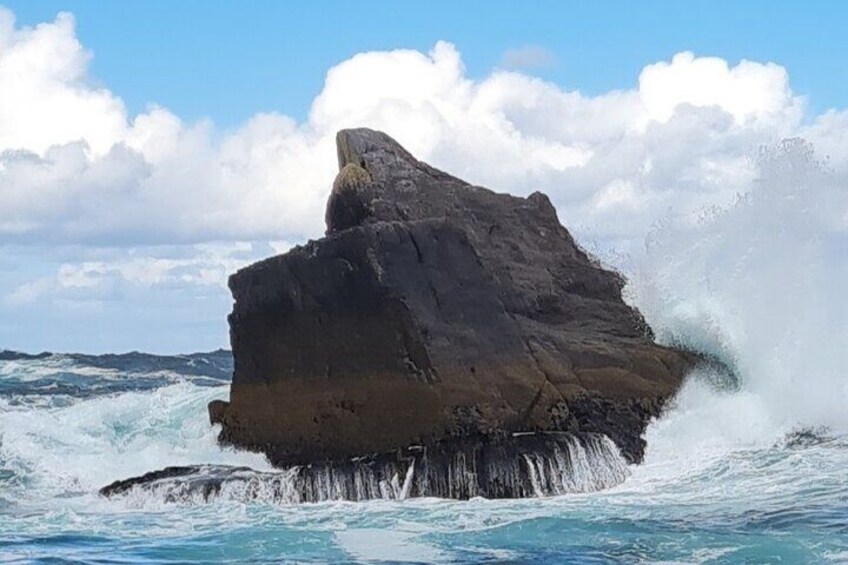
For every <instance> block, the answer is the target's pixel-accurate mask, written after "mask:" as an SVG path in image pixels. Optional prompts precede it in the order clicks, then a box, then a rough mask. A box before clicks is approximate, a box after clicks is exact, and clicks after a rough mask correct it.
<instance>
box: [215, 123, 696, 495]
mask: <svg viewBox="0 0 848 565" xmlns="http://www.w3.org/2000/svg"><path fill="white" fill-rule="evenodd" d="M336 140H337V148H338V159H339V174H338V176H337V178H336V180H335V183H334V185H333V190H332V193H331V195H330V198H329V202H328V205H327V212H326V221H327V233H326V236H325V237H323V238H322V239H319V240H317V241H310V242H309V243H307V244H306V245H303V246H299V247H295V248H294V249H292V250H291V251H289V252H288V253H285V254H283V255H279V256H276V257H272V258H269V259H266V260H264V261H261V262H259V263H256V264H254V265H251V266H249V267H246V268H244V269H242V270H240V271H238V272H237V273H235V274H234V275H232V276H231V277H230V281H229V286H230V289H231V290H232V293H233V297H234V300H235V302H234V305H233V312H232V314H230V316H229V323H230V338H231V342H232V350H233V355H234V361H235V370H234V374H233V381H232V387H231V391H230V401H229V402H223V401H215V402H213V403H211V404H210V406H209V411H210V416H211V419H212V422H213V423H217V424H221V426H222V429H221V432H220V441H221V442H222V443H224V444H229V445H234V446H237V447H241V448H246V449H250V450H256V451H261V452H264V453H265V454H266V455H267V456H268V458H269V459H270V460H271V462H272V463H273V464H275V465H276V466H280V467H285V466H292V465H310V464H311V465H333V464H338V465H339V466H344V465H346V464H348V462H350V461H351V460H352V459H353V460H357V459H358V458H363V457H366V458H367V457H371V458H374V459H375V460H380V461H385V460H386V458H388V459H391V460H401V459H404V458H407V459H408V458H412V457H415V456H416V455H414V454H425V455H417V456H418V457H422V456H426V453H427V452H428V450H429V451H430V452H431V453H433V454H438V457H440V458H447V459H449V458H450V457H451V453H459V454H463V457H464V458H465V459H471V460H474V459H475V458H477V457H479V458H480V461H481V464H483V463H482V462H484V463H485V465H487V466H491V464H492V461H490V460H488V459H486V458H487V457H489V458H491V457H494V456H492V455H491V453H498V454H501V455H498V456H499V457H500V456H505V457H508V456H509V455H508V454H509V453H511V451H510V450H511V447H510V444H512V443H515V444H516V445H518V444H521V445H525V444H527V440H526V439H524V440H521V439H520V438H526V436H528V435H536V434H539V435H544V434H553V433H562V432H566V433H567V434H570V435H571V436H572V437H576V438H580V437H583V438H586V437H590V436H591V437H599V436H600V434H603V435H605V436H607V437H608V438H610V439H611V440H612V441H613V442H614V443H615V445H616V446H617V447H618V449H619V450H620V452H621V453H622V454H623V456H624V457H625V458H626V460H627V461H629V462H638V461H640V460H641V458H642V455H643V451H644V445H645V444H644V441H643V440H642V439H641V436H642V433H643V431H644V429H645V426H646V425H647V423H648V421H649V420H650V419H651V418H652V417H654V416H657V415H658V414H659V412H660V410H661V408H662V406H663V403H664V402H665V401H666V400H667V399H668V398H669V397H670V396H671V395H672V394H673V393H674V392H675V391H676V390H677V388H678V386H679V385H680V383H681V381H682V379H683V376H684V374H685V372H686V371H687V370H688V368H689V367H690V366H691V364H692V363H693V360H694V357H693V356H692V355H690V354H687V353H685V352H681V351H677V350H674V349H670V348H667V347H662V346H659V345H657V344H655V343H654V342H653V338H652V334H651V331H650V328H649V327H648V326H647V324H646V323H645V321H644V319H643V318H642V316H641V315H640V314H639V312H638V311H636V310H635V309H634V308H632V307H630V306H628V305H627V304H625V302H624V301H623V300H622V297H621V290H622V286H623V283H624V281H623V278H622V277H621V276H620V275H619V274H617V273H615V272H612V271H609V270H606V269H604V268H602V267H601V266H600V265H599V264H598V262H597V261H595V260H593V259H592V258H591V257H590V256H589V255H587V253H585V252H584V251H583V250H581V249H580V247H579V246H578V245H577V244H576V243H575V241H574V239H573V238H572V236H571V235H570V234H569V232H568V231H567V230H566V229H565V228H564V227H563V226H562V225H561V224H560V223H559V220H558V219H557V214H556V210H555V209H554V207H553V205H552V204H551V202H550V200H549V199H548V197H547V196H545V195H544V194H542V193H539V192H536V193H533V194H531V195H530V196H528V197H526V198H521V197H517V196H511V195H508V194H499V193H496V192H493V191H491V190H488V189H486V188H482V187H479V186H474V185H471V184H469V183H467V182H464V181H462V180H460V179H457V178H455V177H453V176H451V175H449V174H447V173H444V172H442V171H439V170H437V169H435V168H433V167H431V166H429V165H427V164H426V163H422V162H420V161H418V160H417V159H416V158H415V157H413V156H412V155H411V154H410V153H409V152H408V151H406V150H405V149H404V148H403V147H401V146H400V145H399V144H398V143H397V142H396V141H395V140H393V139H392V138H391V137H389V136H388V135H386V134H385V133H382V132H379V131H373V130H370V129H364V128H360V129H350V130H343V131H340V132H339V133H338V135H337V138H336ZM516 159H520V156H516ZM536 443H539V442H538V441H537V442H536ZM541 443H545V442H544V441H542V442H541ZM520 449H521V448H520V446H519V451H520ZM487 453H488V454H489V455H486V454H487ZM503 454H507V455H503ZM516 456H517V455H516ZM484 460H485V461H484ZM472 462H473V461H472ZM472 467H473V465H472ZM471 472H476V473H478V474H479V475H480V476H478V477H477V478H476V479H475V480H476V481H477V482H478V483H479V482H481V481H485V480H487V479H486V477H485V476H484V475H485V473H482V470H479V469H478V470H474V469H472V470H471ZM480 492H483V493H485V492H487V491H486V489H485V488H481V489H480ZM506 494H507V495H508V494H509V493H506Z"/></svg>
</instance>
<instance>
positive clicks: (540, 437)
mask: <svg viewBox="0 0 848 565" xmlns="http://www.w3.org/2000/svg"><path fill="white" fill-rule="evenodd" d="M626 476H627V465H626V462H625V460H624V459H623V458H622V457H621V454H620V453H619V451H618V449H617V448H616V446H615V444H613V443H612V441H611V440H609V439H608V438H607V437H605V436H603V435H600V434H582V435H579V436H575V435H572V434H568V433H557V432H554V433H529V434H518V435H515V436H507V437H501V438H498V439H496V440H493V439H492V438H468V437H466V438H462V439H453V440H449V441H446V442H439V443H436V444H434V445H431V446H427V447H425V446H410V447H407V448H405V449H398V450H395V451H394V452H391V453H383V454H379V455H372V456H367V457H358V458H355V459H348V460H345V461H334V462H317V463H313V464H310V465H303V466H297V467H293V468H291V469H286V470H284V471H276V472H262V471H255V470H253V469H250V468H247V467H229V466H222V465H194V466H186V467H168V468H166V469H162V470H161V471H155V472H152V473H147V474H145V475H142V476H140V477H135V478H131V479H126V480H123V481H116V482H114V483H112V484H111V485H109V486H106V487H104V488H102V489H101V490H100V494H101V495H103V496H107V497H118V496H126V495H130V494H133V493H140V494H141V495H142V496H151V497H153V498H155V499H161V500H163V501H165V502H171V503H199V502H209V501H211V500H213V499H216V498H224V499H230V500H238V501H240V502H249V501H260V502H265V503H277V504H280V503H282V504H292V503H299V502H320V501H325V500H352V501H359V500H373V499H405V498H413V497H421V496H430V497H440V498H459V499H467V498H472V497H475V496H484V497H486V498H525V497H532V496H548V495H557V494H566V493H577V492H592V491H596V490H601V489H604V488H608V487H611V486H614V485H616V484H618V483H620V482H621V481H623V480H624V478H625V477H626Z"/></svg>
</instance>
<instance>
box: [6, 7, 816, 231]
mask: <svg viewBox="0 0 848 565" xmlns="http://www.w3.org/2000/svg"><path fill="white" fill-rule="evenodd" d="M2 18H3V21H4V22H5V23H4V24H3V25H2V26H0V29H2V30H3V31H2V32H0V33H2V39H0V45H3V49H2V51H0V93H2V94H0V150H2V151H4V153H2V157H0V165H1V166H2V168H0V199H2V202H3V203H4V206H3V207H2V209H0V233H3V234H5V235H6V236H10V237H15V238H17V240H19V241H28V240H34V241H57V240H60V241H63V242H110V243H112V242H115V241H119V242H126V243H127V244H135V245H137V244H143V243H162V242H175V241H183V242H186V243H197V242H203V241H211V240H225V239H238V240H256V239H263V240H269V239H275V240H276V239H282V240H288V241H298V240H301V239H303V238H305V237H311V236H316V235H319V234H320V233H321V231H322V228H323V226H322V218H323V208H324V204H325V199H326V196H327V193H328V191H329V188H330V185H331V182H332V178H333V176H334V172H335V171H334V168H335V151H334V147H333V136H334V134H335V132H336V131H337V130H338V129H340V128H343V127H350V126H359V125H367V126H371V127H376V128H380V129H384V130H386V131H388V132H389V133H390V134H392V135H393V136H395V137H396V138H397V139H399V140H400V141H401V142H402V143H404V144H405V145H407V146H408V148H409V149H410V150H411V151H412V152H413V153H415V154H417V155H419V156H420V157H421V158H424V159H428V160H430V161H432V162H433V163H434V164H436V165H437V166H441V167H443V168H445V169H447V170H448V171H451V172H454V173H456V174H458V175H461V176H465V177H466V178H468V179H469V180H472V181H474V182H478V183H481V184H485V185H488V186H491V187H493V188H496V189H498V190H504V191H512V192H517V193H528V192H530V191H532V190H536V189H541V190H544V191H546V192H548V193H549V194H550V195H551V197H552V198H553V200H554V202H555V203H556V204H557V205H558V207H559V209H560V212H561V215H562V216H563V219H564V220H565V221H566V222H568V223H569V224H570V226H571V227H573V228H575V229H576V230H577V231H578V233H580V232H587V233H588V232H590V231H591V232H592V234H593V235H594V236H596V237H598V236H600V237H608V236H609V237H613V238H616V239H621V240H626V241H627V242H630V243H632V242H634V241H639V240H641V238H642V237H643V235H644V233H645V230H646V228H647V227H648V226H650V224H651V223H653V222H654V221H656V219H657V216H658V215H659V214H662V213H665V212H666V211H667V210H668V209H670V208H671V209H674V210H679V211H681V212H691V211H693V210H695V209H697V208H698V207H700V206H702V205H703V204H705V203H713V202H724V201H727V199H728V198H730V197H732V195H733V194H735V193H736V192H738V191H740V190H744V189H745V183H746V182H748V180H749V177H750V174H749V172H748V169H749V166H748V164H747V163H746V159H747V156H748V155H749V154H751V152H752V151H753V150H754V149H755V148H756V146H757V145H758V144H761V143H766V142H771V141H773V140H774V139H776V138H778V137H780V136H783V135H786V134H787V133H792V132H794V131H796V130H797V128H798V127H799V123H800V119H801V113H802V112H801V110H802V108H803V101H802V100H801V99H800V98H798V97H796V96H794V95H793V94H792V92H791V90H790V88H789V85H788V79H787V76H786V72H785V70H784V69H782V68H781V67H779V66H777V65H774V64H760V63H755V62H750V61H743V62H741V63H739V64H738V65H736V66H732V67H731V66H729V65H728V64H727V62H725V61H723V60H721V59H717V58H698V57H695V56H694V55H693V54H692V53H688V52H687V53H680V54H678V55H676V56H674V57H673V58H672V60H671V61H669V62H660V63H656V64H652V65H648V66H647V67H645V69H644V70H643V72H642V73H641V75H640V76H639V77H638V87H637V88H634V89H631V90H623V91H616V92H610V93H608V94H604V95H600V96H595V97H587V96H583V95H581V94H580V93H579V92H575V91H565V90H562V89H560V88H559V87H557V86H556V85H553V84H551V83H548V82H544V81H541V80H539V79H536V78H532V77H529V76H526V75H523V74H520V73H514V72H505V71H494V72H493V73H492V74H491V75H489V76H488V77H485V78H484V79H482V80H479V81H475V80H471V79H469V78H467V77H466V76H465V71H464V68H463V64H462V60H461V57H460V55H459V53H458V52H457V50H456V49H455V48H454V47H453V46H452V45H450V44H448V43H445V42H439V43H437V44H436V45H435V46H434V48H433V50H432V51H431V52H430V53H420V52H417V51H412V50H397V51H390V52H370V53H360V54H358V55H355V56H353V57H351V58H350V59H348V60H346V61H344V62H342V63H340V64H338V65H336V66H335V67H333V68H331V69H330V70H329V71H328V72H327V77H326V82H325V85H324V88H323V90H322V91H321V93H320V94H319V95H318V96H317V97H316V99H315V100H314V102H313V104H312V108H311V111H310V113H309V117H308V119H307V121H306V122H304V123H297V122H296V121H294V120H293V119H291V118H289V117H286V116H283V115H279V114H257V115H256V116H254V117H253V118H252V119H250V120H248V121H247V122H246V123H245V124H243V125H242V126H241V127H239V128H237V129H236V130H235V131H232V132H226V133H223V132H219V131H217V130H216V129H215V127H214V125H213V124H211V123H209V122H200V123H193V124H188V123H184V122H183V121H182V120H180V119H179V118H178V117H177V116H175V115H174V114H172V113H171V112H169V111H168V110H167V109H164V108H159V107H151V108H150V109H149V110H147V111H146V112H144V113H142V114H140V115H137V116H129V115H128V114H127V112H126V109H125V107H124V105H123V103H122V102H121V100H120V98H119V97H118V96H117V95H115V94H114V93H111V92H109V91H108V90H105V89H102V88H95V87H92V86H90V84H89V79H88V76H87V64H88V61H89V58H90V56H89V54H88V53H87V52H86V51H85V49H84V48H83V46H82V45H80V43H79V41H78V40H77V38H76V36H75V32H74V21H73V18H72V17H71V16H70V15H66V14H62V15H60V16H58V17H57V19H56V20H55V21H54V22H52V23H45V24H41V25H39V26H37V27H36V28H33V29H15V28H14V26H13V25H11V24H10V21H11V15H10V14H9V13H8V12H3V16H2ZM24 101H26V104H24V103H23V102H24ZM822 127H824V126H822ZM610 187H618V188H617V189H615V190H617V192H616V194H618V196H617V197H616V198H611V194H612V193H610V192H609V191H610V190H613V189H612V188H610ZM621 187H627V195H626V196H627V197H626V198H625V197H623V194H624V193H623V192H622V188H621ZM599 191H600V192H599ZM602 191H606V196H605V197H604V196H602V195H601V192H602Z"/></svg>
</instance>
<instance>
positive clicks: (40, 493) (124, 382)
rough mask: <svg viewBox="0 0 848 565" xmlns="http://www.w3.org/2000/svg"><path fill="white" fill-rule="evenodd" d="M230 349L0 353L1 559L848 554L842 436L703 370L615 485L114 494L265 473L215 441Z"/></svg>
mask: <svg viewBox="0 0 848 565" xmlns="http://www.w3.org/2000/svg"><path fill="white" fill-rule="evenodd" d="M229 363H230V360H229V356H228V354H226V353H217V354H209V355H207V356H197V357H194V358H171V359H170V360H169V363H165V364H164V365H165V366H163V361H162V359H155V358H150V359H148V360H145V359H141V360H139V359H135V361H134V364H132V365H130V364H129V362H128V361H127V360H124V359H121V358H113V359H111V360H106V361H103V360H102V359H100V360H99V361H98V360H97V358H96V359H95V360H92V359H90V358H75V357H72V356H51V357H47V358H42V359H14V360H9V359H7V360H5V361H0V560H2V561H4V562H22V563H29V562H52V563H55V562H62V561H67V562H90V563H145V562H148V563H161V562H174V563H177V562H179V563H210V562H234V563H236V562H275V563H277V562H281V561H283V562H286V561H288V562H422V563H423V562H452V563H465V562H469V563H470V562H509V561H512V562H523V563H528V562H529V563H614V562H624V563H643V562H669V563H726V562H733V563H763V562H778V561H782V562H784V563H815V562H848V438H845V437H843V436H840V435H839V434H834V433H833V432H831V431H827V430H805V431H804V433H799V432H798V429H797V428H792V427H786V428H783V427H782V426H781V424H779V423H776V422H775V421H773V419H770V417H769V416H768V413H767V412H765V411H763V409H762V406H760V403H759V401H758V399H757V397H755V396H753V395H751V394H750V393H747V392H745V391H742V390H730V391H727V390H724V391H722V390H721V389H720V388H717V387H716V386H713V385H712V384H711V383H710V376H709V375H695V376H693V377H692V379H691V380H690V382H689V384H688V385H687V386H686V387H685V388H684V390H683V391H682V392H681V394H680V396H679V398H678V399H677V401H676V403H675V405H674V407H672V408H671V409H670V410H669V412H668V414H667V415H666V416H665V417H664V418H662V419H661V420H660V421H658V422H655V423H654V424H653V425H652V426H651V427H650V428H649V430H648V434H647V435H648V441H649V451H648V455H647V457H646V461H645V463H644V464H643V465H641V466H638V467H631V469H630V474H629V477H628V478H627V479H626V480H625V481H624V483H622V484H620V485H619V486H617V487H614V488H612V489H609V490H606V491H603V492H598V493H592V494H576V495H567V496H562V497H556V498H546V499H528V500H505V501H495V500H483V499H475V500H470V501H446V500H436V499H417V500H407V501H372V502H363V503H350V502H328V503H321V504H304V505H275V504H270V503H263V502H262V501H261V500H260V501H253V502H250V503H245V502H243V501H239V500H226V499H217V500H214V501H213V502H211V503H208V504H169V503H166V502H164V501H163V500H161V499H158V498H157V497H156V496H155V495H152V494H142V493H136V494H135V495H133V496H130V497H128V498H125V499H117V500H107V499H104V498H101V497H99V496H98V495H97V489H98V488H100V487H101V486H103V485H105V484H107V483H109V482H111V481H113V480H115V479H119V478H125V477H128V476H132V475H137V474H140V473H143V472H146V471H150V470H153V469H158V468H161V467H164V466H166V465H173V464H182V463H223V464H237V465H249V466H252V467H255V468H259V469H267V468H268V467H267V464H266V463H265V462H264V461H263V459H262V458H261V457H260V456H257V455H254V454H247V453H238V452H234V451H228V450H221V449H219V448H218V447H217V445H216V443H215V434H216V430H215V429H213V428H211V427H210V426H209V425H208V423H207V417H206V403H207V402H208V401H209V400H211V399H213V398H225V397H226V395H227V392H228V386H227V379H228V376H227V375H228V371H229Z"/></svg>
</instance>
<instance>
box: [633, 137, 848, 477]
mask: <svg viewBox="0 0 848 565" xmlns="http://www.w3.org/2000/svg"><path fill="white" fill-rule="evenodd" d="M757 164H758V166H759V171H760V175H759V179H758V181H757V182H756V183H755V184H754V186H753V187H752V188H751V190H750V192H749V193H748V194H745V195H742V196H740V198H739V200H738V201H737V202H736V203H735V204H734V205H733V206H731V207H729V208H727V209H724V210H712V211H710V212H709V213H704V214H703V215H702V217H701V218H699V220H698V221H697V222H690V223H685V222H668V223H666V224H664V225H661V226H659V227H657V229H655V230H654V233H653V234H652V235H651V237H650V238H649V240H648V242H647V253H646V258H645V260H644V262H643V264H642V265H640V268H639V270H638V272H637V274H636V276H635V277H634V278H633V279H632V284H631V288H630V289H629V290H630V292H631V294H632V298H633V301H634V302H635V303H636V305H637V306H638V307H639V308H640V309H641V311H642V313H643V314H644V315H645V317H646V318H647V320H648V322H649V323H650V324H651V326H652V328H654V330H655V332H656V333H657V336H658V338H659V339H660V340H661V341H664V342H666V343H673V344H683V345H686V346H689V347H693V348H695V349H697V350H701V351H707V352H710V353H712V354H715V355H716V356H718V357H719V358H720V359H722V360H723V361H725V362H726V363H728V364H729V365H730V366H731V367H732V368H733V370H734V371H735V372H736V374H737V376H738V379H739V382H738V387H736V388H734V387H730V388H731V390H728V387H727V386H722V385H721V384H718V383H716V382H715V378H714V376H713V375H708V374H701V375H696V377H695V378H693V379H692V380H691V381H690V382H689V383H688V384H687V385H686V386H685V387H684V389H683V390H682V391H681V393H680V394H679V395H678V398H677V401H676V403H675V405H674V408H673V409H671V410H669V411H668V414H667V415H666V417H665V418H663V419H662V420H661V421H659V422H657V423H656V424H654V425H653V426H651V427H650V428H649V430H648V434H647V440H648V453H647V460H646V463H647V465H646V467H648V468H652V469H654V468H656V467H657V466H660V465H661V466H664V467H666V468H667V469H668V472H670V473H678V472H684V471H686V470H687V469H689V468H691V467H692V466H698V465H709V464H710V463H711V462H713V461H714V460H715V459H716V458H720V457H725V456H727V455H728V454H729V453H732V452H734V451H739V450H747V449H754V448H766V447H769V446H772V445H774V444H775V443H776V442H779V441H781V439H782V438H784V437H785V436H786V434H788V433H790V432H793V431H797V430H800V429H813V430H818V431H821V430H828V433H831V434H835V435H844V434H845V433H846V432H848V375H846V371H848V296H846V293H847V292H848V186H846V185H845V184H843V183H844V181H843V180H840V179H839V178H838V177H837V175H836V174H835V173H833V172H831V171H828V170H827V167H826V166H825V165H823V164H822V163H820V162H818V161H817V159H816V157H815V156H814V154H813V152H812V148H811V147H810V146H809V145H807V144H806V143H805V142H803V141H802V140H789V141H785V142H783V143H781V144H779V145H778V146H776V147H774V148H770V149H768V150H763V151H762V153H761V154H760V156H759V158H758V160H757ZM717 385H718V386H717Z"/></svg>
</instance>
